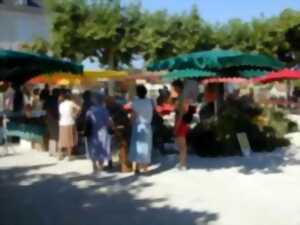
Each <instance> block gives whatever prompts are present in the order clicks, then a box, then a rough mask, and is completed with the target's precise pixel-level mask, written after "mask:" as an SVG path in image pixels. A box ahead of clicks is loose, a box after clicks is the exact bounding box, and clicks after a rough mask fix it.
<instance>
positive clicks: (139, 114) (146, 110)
mask: <svg viewBox="0 0 300 225" xmlns="http://www.w3.org/2000/svg"><path fill="white" fill-rule="evenodd" d="M153 107H154V103H153V102H152V100H151V99H148V98H145V99H140V98H137V99H135V100H133V102H132V109H133V111H134V113H135V116H136V121H137V122H138V123H139V122H141V123H151V122H152V117H153Z"/></svg>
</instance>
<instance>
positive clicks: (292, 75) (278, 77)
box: [253, 69, 300, 84]
mask: <svg viewBox="0 0 300 225" xmlns="http://www.w3.org/2000/svg"><path fill="white" fill-rule="evenodd" d="M299 79H300V70H291V69H283V70H279V71H277V72H270V73H268V74H266V75H265V76H262V77H258V78H255V79H253V81H254V82H256V83H263V84H266V83H270V82H275V81H284V80H299Z"/></svg>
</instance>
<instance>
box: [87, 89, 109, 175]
mask: <svg viewBox="0 0 300 225" xmlns="http://www.w3.org/2000/svg"><path fill="white" fill-rule="evenodd" d="M92 103H93V105H92V106H91V107H90V108H89V109H88V110H87V112H86V122H85V124H86V129H85V130H86V131H85V136H86V138H87V152H88V156H89V158H90V159H91V161H92V164H93V172H94V173H97V172H100V171H101V170H102V169H103V166H104V162H107V161H109V160H110V159H111V142H110V137H109V132H108V130H109V129H110V128H111V127H112V121H111V119H110V115H109V112H108V110H107V109H106V107H105V106H104V96H103V95H101V94H95V95H94V96H93V97H92Z"/></svg>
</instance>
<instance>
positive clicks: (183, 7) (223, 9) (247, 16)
mask: <svg viewBox="0 0 300 225" xmlns="http://www.w3.org/2000/svg"><path fill="white" fill-rule="evenodd" d="M121 1H122V3H123V4H128V3H130V2H137V1H139V0H121ZM140 2H141V4H142V7H143V8H144V9H146V10H150V11H155V10H161V9H166V10H167V11H168V12H169V13H181V12H184V11H188V10H190V9H191V7H192V6H193V5H194V4H195V5H196V6H197V7H198V10H199V13H200V15H201V16H202V18H203V19H204V20H206V21H208V22H210V23H225V22H226V21H228V20H229V19H232V18H240V19H242V20H244V21H249V20H251V19H252V18H254V17H260V16H261V15H264V16H265V17H270V16H275V15H278V14H279V13H280V12H281V11H283V10H284V9H286V8H291V9H296V10H300V0H140ZM134 64H135V65H134V66H135V67H143V63H142V62H140V61H137V62H134ZM85 65H86V67H87V68H88V69H95V68H97V67H99V65H98V64H95V63H90V62H88V60H87V61H86V62H85Z"/></svg>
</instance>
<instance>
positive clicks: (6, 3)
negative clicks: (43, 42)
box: [0, 0, 49, 50]
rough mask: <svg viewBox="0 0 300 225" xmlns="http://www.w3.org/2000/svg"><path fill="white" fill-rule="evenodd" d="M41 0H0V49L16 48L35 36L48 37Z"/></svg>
mask: <svg viewBox="0 0 300 225" xmlns="http://www.w3.org/2000/svg"><path fill="white" fill-rule="evenodd" d="M48 37H49V23H48V20H47V17H46V13H45V10H44V7H43V3H42V0H0V49H1V48H2V49H14V50H16V49H18V47H19V46H20V44H22V43H25V42H31V41H32V40H33V39H35V38H44V39H48Z"/></svg>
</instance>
